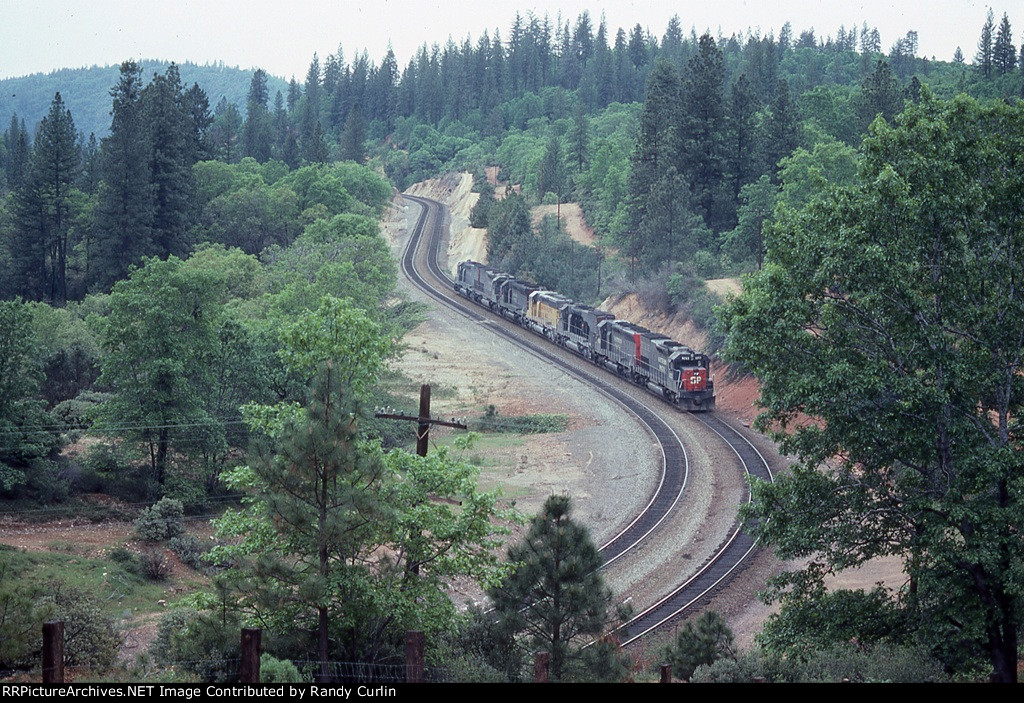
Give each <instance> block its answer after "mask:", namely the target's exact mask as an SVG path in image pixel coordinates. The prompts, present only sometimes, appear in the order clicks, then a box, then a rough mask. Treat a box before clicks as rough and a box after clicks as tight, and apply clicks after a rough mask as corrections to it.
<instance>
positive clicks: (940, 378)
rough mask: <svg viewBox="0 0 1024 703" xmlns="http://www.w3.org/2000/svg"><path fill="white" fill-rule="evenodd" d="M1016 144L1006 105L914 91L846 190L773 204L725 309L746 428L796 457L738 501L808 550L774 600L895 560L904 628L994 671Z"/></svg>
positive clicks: (1010, 473) (1023, 555) (1013, 605)
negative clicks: (751, 418) (829, 577)
mask: <svg viewBox="0 0 1024 703" xmlns="http://www.w3.org/2000/svg"><path fill="white" fill-rule="evenodd" d="M1022 147H1024V107H1022V106H1021V105H1020V104H1014V105H1010V104H1006V103H1001V102H996V103H990V104H979V103H977V102H975V101H973V100H971V99H969V98H966V97H959V98H956V99H954V100H953V101H950V102H942V101H939V100H937V99H935V98H934V97H933V96H932V95H931V94H930V93H929V92H928V91H927V90H924V91H922V96H921V101H920V102H919V103H916V104H914V105H912V106H910V107H908V108H907V110H906V111H905V112H903V113H902V114H901V115H899V116H898V117H897V118H896V119H895V124H894V125H892V126H890V125H889V124H888V123H886V122H883V121H882V120H876V121H875V122H874V123H873V124H872V133H871V136H870V137H869V138H868V139H866V140H865V142H864V145H863V147H862V156H861V166H860V171H859V174H858V178H857V181H856V183H855V184H854V185H852V186H848V187H846V188H834V189H832V190H831V191H830V196H829V197H828V198H827V199H812V200H811V202H810V204H809V205H808V206H807V207H806V208H805V209H803V210H801V211H798V212H791V211H782V212H783V214H782V215H780V216H779V219H778V220H777V222H776V223H775V224H774V225H773V226H772V227H771V229H770V230H769V234H768V240H767V241H768V246H767V250H768V259H767V261H766V265H765V268H764V270H763V271H762V272H760V273H759V274H758V275H756V276H754V277H752V278H751V279H749V280H748V281H747V284H746V287H745V291H744V294H743V297H742V298H741V299H739V300H736V301H733V303H731V305H730V306H729V308H728V309H727V312H726V314H725V316H724V319H725V321H726V323H727V325H728V328H729V338H730V339H729V355H730V357H731V359H733V360H736V361H741V362H742V363H744V364H745V365H746V366H747V367H748V368H750V369H751V370H752V371H753V372H754V373H755V375H757V376H758V378H759V379H761V401H762V403H763V404H764V406H765V407H766V412H765V413H764V414H763V415H762V416H761V418H760V419H759V420H758V426H759V427H761V428H762V429H767V428H768V427H775V428H780V429H783V430H785V429H787V428H793V431H792V432H791V433H790V434H786V433H779V434H777V435H776V436H777V438H778V439H780V440H781V446H782V448H783V450H784V451H786V452H790V453H794V454H796V455H797V456H799V457H800V462H799V464H798V465H797V467H795V469H794V471H793V472H792V473H791V474H790V475H788V476H783V477H781V479H780V480H778V482H777V483H775V484H774V485H771V486H769V485H767V484H758V485H757V486H756V487H755V489H754V496H755V501H754V507H753V509H752V510H751V511H750V513H749V516H751V517H752V516H754V515H757V516H760V517H764V518H766V517H767V516H768V515H771V516H772V519H771V520H770V521H769V520H764V521H762V522H761V523H760V526H759V527H758V528H757V531H758V533H759V535H760V537H761V538H762V539H764V540H766V542H768V543H769V544H771V545H773V546H774V547H775V549H776V553H777V554H779V556H780V557H781V558H784V559H786V558H799V557H813V560H812V561H811V562H810V565H809V566H808V567H807V568H805V569H804V570H803V571H802V572H801V576H799V577H793V578H791V579H790V580H788V581H786V582H785V583H787V584H788V585H790V586H791V590H789V591H787V592H786V594H785V595H784V596H783V597H784V600H789V599H794V600H805V599H806V600H808V601H809V602H817V601H818V600H819V598H820V596H821V594H822V591H821V589H820V588H818V587H817V584H820V581H821V579H822V578H823V577H824V575H825V574H827V573H830V572H833V571H838V570H841V569H844V568H848V567H852V566H856V565H858V564H861V563H863V562H864V561H866V560H868V559H871V558H873V557H875V556H883V555H894V556H899V557H900V558H902V559H903V560H904V568H905V570H906V572H907V574H908V577H909V578H910V579H911V582H912V584H913V586H914V588H913V589H911V592H910V594H908V595H907V597H906V598H905V599H904V600H903V601H902V602H901V607H902V608H905V609H906V610H907V614H908V616H909V617H910V618H911V622H914V623H915V625H914V629H915V632H914V634H915V636H916V637H918V638H920V641H921V642H923V643H924V644H925V645H926V646H929V647H931V648H932V649H933V651H935V652H936V653H937V654H939V655H941V656H943V657H944V659H946V661H947V663H948V664H950V665H951V666H955V667H961V666H967V665H969V662H971V661H973V659H974V658H975V657H977V656H984V657H986V658H988V660H989V661H990V663H991V666H992V669H993V671H994V672H995V673H994V675H995V676H996V677H997V678H998V679H1000V680H1014V679H1015V677H1016V672H1015V670H1016V660H1017V645H1016V637H1015V636H1014V635H1011V633H1012V632H1015V631H1016V628H1019V626H1020V623H1021V612H1022V610H1021V601H1020V591H1019V588H1018V583H1019V574H1020V573H1021V569H1022V564H1024V551H1022V543H1021V541H1020V540H1019V535H1017V534H1016V532H1015V530H1014V528H1012V527H1010V526H1012V525H1017V524H1020V523H1021V522H1022V520H1024V502H1022V500H1021V496H1024V490H1022V487H1021V475H1022V474H1021V471H1020V457H1019V454H1020V453H1019V452H1018V451H1016V447H1017V446H1018V445H1019V442H1020V438H1019V436H1018V434H1019V428H1018V424H1017V423H1016V422H1015V421H1014V420H1013V419H1012V418H1015V417H1017V416H1018V415H1019V413H1020V407H1021V404H1022V402H1024V380H1022V376H1021V374H1020V366H1019V362H1020V348H1021V344H1020V340H1021V339H1024V327H1022V326H1024V299H1022V297H1021V291H1020V288H1019V286H1016V285H1015V284H1014V283H1012V281H1014V280H1015V279H1016V275H1017V274H1016V273H1015V272H1016V271H1018V270H1019V267H1020V261H1019V257H1018V256H1017V253H1016V252H1019V251H1020V250H1021V247H1024V242H1022V241H1021V228H1020V227H1019V217H1018V215H1019V212H1020V211H1021V209H1022V208H1024V200H1022V196H1021V194H1022V193H1024V186H1022V182H1021V178H1022V176H1021V173H1022V172H1021V170H1020V169H1018V168H1017V167H1016V156H1015V155H1016V154H1019V153H1020V152H1021V149H1022ZM805 416H810V417H812V418H815V419H816V420H817V421H816V422H812V423H803V422H797V421H798V419H799V418H802V417H805ZM826 461H828V462H830V463H831V464H832V465H833V467H834V468H827V469H826V468H822V467H823V464H824V462H826ZM794 612H796V611H794ZM953 623H955V624H953ZM1008 635H1010V636H1008ZM947 657H948V658H947Z"/></svg>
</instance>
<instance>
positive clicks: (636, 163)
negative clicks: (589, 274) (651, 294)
mask: <svg viewBox="0 0 1024 703" xmlns="http://www.w3.org/2000/svg"><path fill="white" fill-rule="evenodd" d="M679 99H680V81H679V72H678V70H676V68H675V66H673V65H672V64H671V63H669V62H668V61H659V62H658V63H657V64H655V66H654V69H653V70H652V71H651V76H650V78H649V79H648V81H647V97H646V99H645V100H644V107H643V112H641V113H640V127H639V130H638V133H637V140H636V146H635V148H634V149H633V154H632V157H631V159H630V165H631V168H630V172H629V218H630V226H629V236H630V241H629V242H623V244H628V246H629V256H630V259H631V260H633V261H634V262H635V260H636V257H637V251H636V242H635V238H636V234H637V231H638V230H639V228H640V225H641V223H642V222H643V221H644V219H645V217H646V214H647V208H648V199H649V198H650V194H651V192H652V191H653V190H654V187H655V185H656V184H657V182H658V181H659V180H660V179H661V178H662V177H663V176H664V173H665V171H667V169H668V167H669V166H670V165H672V164H673V162H674V161H675V159H676V158H677V157H678V153H679V130H678V128H677V125H678V123H679Z"/></svg>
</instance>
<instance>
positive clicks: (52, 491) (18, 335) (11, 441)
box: [0, 300, 63, 502]
mask: <svg viewBox="0 0 1024 703" xmlns="http://www.w3.org/2000/svg"><path fill="white" fill-rule="evenodd" d="M31 322H32V317H31V311H30V308H29V307H28V305H26V304H25V303H23V302H21V301H20V300H15V301H0V439H2V441H0V494H6V495H17V494H19V493H21V492H22V491H23V490H25V489H28V491H29V492H34V493H35V494H36V495H37V496H38V497H39V498H41V499H42V500H43V501H45V502H50V501H52V500H58V499H60V498H62V497H63V494H62V491H61V485H60V482H59V480H58V479H57V477H56V475H55V474H56V471H57V465H56V463H55V462H56V458H57V451H58V449H59V447H60V440H59V436H58V433H56V432H53V431H50V430H48V429H45V428H49V427H52V426H53V425H54V424H55V420H54V418H53V417H52V416H51V415H50V414H49V413H47V412H46V411H45V410H44V405H45V404H44V403H43V401H41V400H39V399H37V398H36V393H37V391H38V388H39V382H40V380H41V373H40V369H39V365H38V358H37V352H36V350H35V349H34V348H33V346H32V332H31Z"/></svg>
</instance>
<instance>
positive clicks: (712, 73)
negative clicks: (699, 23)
mask: <svg viewBox="0 0 1024 703" xmlns="http://www.w3.org/2000/svg"><path fill="white" fill-rule="evenodd" d="M724 89H725V59H724V56H723V55H722V51H721V49H719V48H718V46H717V45H716V44H715V40H714V39H713V38H712V37H711V35H710V34H704V35H703V36H702V37H701V38H700V40H699V44H698V48H697V55H696V56H694V57H693V58H692V59H690V62H689V64H688V67H687V74H686V79H685V82H684V84H683V102H682V114H681V120H680V123H679V124H680V137H681V138H680V147H681V148H680V150H679V152H678V155H677V159H676V162H675V165H676V169H677V170H678V171H679V172H680V173H681V174H684V175H685V176H686V178H687V179H688V181H689V183H690V188H691V190H692V192H693V196H694V206H695V207H696V208H697V212H699V213H700V214H701V215H702V216H703V217H704V221H705V222H706V223H707V224H708V226H709V227H711V228H712V229H714V230H716V231H718V230H721V229H723V228H724V226H725V225H727V224H728V221H729V219H730V217H729V215H728V213H727V212H725V208H724V207H723V202H722V180H723V179H722V177H723V175H724V173H725V152H724V135H725V133H726V128H725V96H724Z"/></svg>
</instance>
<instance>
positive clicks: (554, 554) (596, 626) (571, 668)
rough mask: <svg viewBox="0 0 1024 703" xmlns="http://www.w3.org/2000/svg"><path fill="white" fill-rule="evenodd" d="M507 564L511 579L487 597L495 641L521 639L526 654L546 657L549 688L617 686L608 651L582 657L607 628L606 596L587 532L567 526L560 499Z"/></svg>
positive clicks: (550, 502)
mask: <svg viewBox="0 0 1024 703" xmlns="http://www.w3.org/2000/svg"><path fill="white" fill-rule="evenodd" d="M508 561H509V563H510V564H512V565H514V567H513V571H512V573H511V574H509V576H508V578H507V579H505V580H504V582H503V583H501V585H499V586H495V587H493V588H491V589H490V590H489V591H488V595H489V596H490V597H491V600H492V601H493V602H494V608H495V612H496V615H497V617H498V623H497V625H496V630H495V635H496V636H501V635H502V634H503V633H504V635H505V636H506V637H507V636H508V635H509V634H511V633H515V635H517V636H518V635H525V640H526V641H528V644H527V646H529V647H533V648H535V649H539V650H542V651H546V652H548V653H549V655H550V673H551V677H552V679H553V680H555V681H560V680H566V679H568V680H571V679H575V678H584V679H589V678H599V679H603V680H607V679H613V680H614V679H615V678H617V676H618V674H621V673H622V667H621V663H620V662H618V660H617V658H616V656H615V654H614V651H613V650H608V649H607V648H600V652H599V653H600V654H603V655H605V656H599V657H597V659H596V660H591V659H590V657H592V656H594V653H588V651H587V650H583V649H581V647H582V645H583V644H586V643H587V642H589V641H590V640H592V639H597V638H599V637H600V636H601V635H602V634H604V632H605V631H606V630H607V629H608V628H609V627H610V625H611V624H612V620H613V617H614V616H613V615H612V613H611V612H610V609H611V603H612V592H611V590H610V589H608V588H607V587H606V586H605V585H604V580H603V579H602V577H601V575H600V573H599V571H598V569H599V568H600V566H601V555H600V554H599V553H598V551H597V547H596V546H594V543H593V541H592V540H591V538H590V534H589V532H588V531H587V529H586V528H585V527H583V526H582V525H580V524H578V523H576V522H575V521H573V520H572V518H571V516H570V502H569V499H568V498H567V497H565V496H551V497H549V498H548V499H547V501H545V503H544V507H543V509H542V510H541V512H540V514H538V515H537V516H536V517H535V518H534V519H533V522H532V523H531V524H530V530H529V533H528V534H527V535H526V537H525V538H524V539H523V541H522V542H521V543H519V544H516V545H513V546H511V547H509V550H508ZM526 641H524V644H526ZM607 655H611V656H607Z"/></svg>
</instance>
